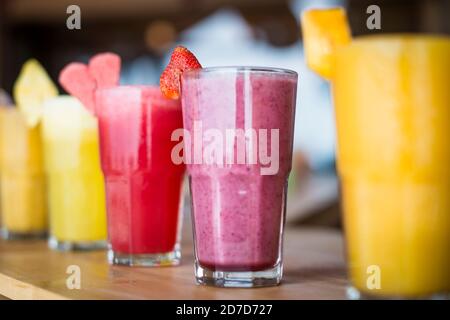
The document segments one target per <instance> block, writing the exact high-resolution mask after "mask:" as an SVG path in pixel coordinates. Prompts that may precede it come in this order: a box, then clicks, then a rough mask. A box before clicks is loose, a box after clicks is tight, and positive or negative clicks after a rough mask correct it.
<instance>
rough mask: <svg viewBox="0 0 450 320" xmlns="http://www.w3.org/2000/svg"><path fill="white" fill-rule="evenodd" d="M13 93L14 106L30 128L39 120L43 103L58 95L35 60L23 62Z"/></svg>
mask: <svg viewBox="0 0 450 320" xmlns="http://www.w3.org/2000/svg"><path fill="white" fill-rule="evenodd" d="M13 91H14V100H15V102H16V105H17V107H18V108H19V110H20V111H21V112H22V114H23V115H24V117H25V121H26V123H27V125H28V126H30V127H34V126H36V125H37V124H38V123H39V121H40V120H41V117H42V109H43V103H44V101H45V100H47V99H49V98H53V97H56V96H57V95H58V89H57V87H56V86H55V85H54V83H53V82H52V80H51V79H50V77H49V76H48V74H47V72H46V71H45V69H44V68H43V67H42V66H41V64H40V63H39V62H38V61H37V60H35V59H30V60H28V61H27V62H25V64H24V65H23V67H22V70H21V71H20V74H19V77H18V78H17V80H16V83H15V84H14V90H13Z"/></svg>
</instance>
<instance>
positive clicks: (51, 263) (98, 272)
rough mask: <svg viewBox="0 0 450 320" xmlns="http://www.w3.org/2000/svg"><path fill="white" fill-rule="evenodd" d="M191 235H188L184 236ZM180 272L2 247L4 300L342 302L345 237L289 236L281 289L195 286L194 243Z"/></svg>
mask: <svg viewBox="0 0 450 320" xmlns="http://www.w3.org/2000/svg"><path fill="white" fill-rule="evenodd" d="M185 234H187V232H185ZM182 249H183V260H182V264H181V266H178V267H165V268H134V267H133V268H130V267H124V266H110V265H108V263H107V261H106V252H105V251H96V252H69V253H61V252H54V251H51V250H49V249H48V248H47V244H46V242H45V241H34V242H19V241H4V240H1V241H0V296H1V295H3V296H5V297H7V298H10V299H344V298H345V286H346V283H347V280H346V276H345V263H344V258H343V243H342V236H341V234H340V233H339V232H338V231H335V230H329V229H291V230H287V232H286V238H285V251H284V254H285V256H284V261H285V269H284V278H283V282H282V284H281V285H280V286H277V287H269V288H258V289H230V288H213V287H205V286H197V285H195V282H194V268H193V257H192V241H190V238H189V237H188V236H185V237H184V240H183V245H182ZM69 265H78V266H79V267H80V268H81V289H79V290H77V289H73V290H69V289H68V288H67V286H66V279H67V277H68V276H69V275H68V274H66V268H67V267H68V266H69Z"/></svg>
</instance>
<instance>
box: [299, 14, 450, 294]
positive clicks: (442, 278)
mask: <svg viewBox="0 0 450 320" xmlns="http://www.w3.org/2000/svg"><path fill="white" fill-rule="evenodd" d="M336 10H338V9H336ZM330 12H331V11H329V12H328V14H330ZM316 13H317V14H318V15H321V14H322V13H321V12H319V11H317V12H316ZM308 14H309V16H306V19H305V16H304V18H303V20H304V21H303V23H309V22H312V23H313V24H314V19H315V18H316V17H314V16H313V15H314V14H315V13H314V12H313V13H312V15H311V13H307V15H308ZM332 14H334V15H335V16H336V17H337V16H338V15H342V12H339V11H335V12H334V13H332ZM322 17H323V15H322ZM308 18H311V19H312V20H309V21H308ZM339 19H341V20H342V16H341V17H340V18H336V19H335V21H337V20H339ZM319 20H320V19H317V20H315V21H319ZM332 20H333V17H331V18H330V16H328V17H327V23H330V21H332ZM319 24H320V22H319ZM307 27H308V26H307ZM339 29H341V31H342V32H344V33H346V32H347V31H345V30H346V29H347V26H345V25H344V24H341V23H340V22H339V23H338V24H337V25H335V26H334V27H333V28H330V29H322V30H321V32H324V35H323V37H324V38H328V39H339V37H337V36H336V35H335V36H333V37H329V35H327V34H326V33H329V32H331V33H333V32H339ZM316 30H317V29H316ZM330 30H331V31H330ZM317 34H318V33H317ZM304 35H305V44H308V41H310V40H311V38H309V37H308V36H309V35H308V34H304ZM319 38H320V35H319ZM338 42H340V43H338ZM323 43H324V44H327V43H328V44H330V43H332V41H328V42H327V41H325V42H323ZM309 44H311V43H309ZM334 44H335V45H334V46H332V48H331V49H332V50H327V52H328V54H329V56H328V58H327V61H328V62H329V65H328V66H327V65H324V64H322V66H323V67H324V68H323V69H322V70H319V71H323V73H322V75H324V76H326V77H328V78H329V80H330V82H331V85H332V93H333V99H334V106H335V115H336V129H337V166H338V172H339V176H340V179H341V187H342V207H343V220H344V227H345V234H346V243H347V257H348V268H349V277H350V283H351V288H350V289H349V291H348V293H349V297H350V298H441V297H443V298H447V297H449V293H450V90H449V83H450V38H449V37H445V36H432V35H428V36H427V35H417V34H416V35H404V34H393V35H374V36H364V37H356V38H354V39H353V40H351V41H350V38H349V39H348V41H347V40H345V41H337V42H335V43H334ZM310 49H311V47H310ZM313 49H314V48H313ZM328 49H330V48H328ZM314 51H315V52H316V53H317V55H316V56H315V62H318V64H321V57H320V53H319V52H318V51H317V50H312V51H310V52H309V54H312V53H313V52H314Z"/></svg>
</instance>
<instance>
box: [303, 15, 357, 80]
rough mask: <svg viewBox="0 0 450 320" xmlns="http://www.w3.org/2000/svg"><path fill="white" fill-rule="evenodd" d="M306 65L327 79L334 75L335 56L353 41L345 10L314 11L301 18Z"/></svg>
mask: <svg viewBox="0 0 450 320" xmlns="http://www.w3.org/2000/svg"><path fill="white" fill-rule="evenodd" d="M301 25H302V33H303V44H304V48H305V57H306V64H307V65H308V67H310V68H311V69H312V70H314V71H315V72H317V73H318V74H319V75H320V76H322V77H323V78H325V79H331V78H332V74H333V54H334V53H335V50H336V48H337V47H339V46H341V45H346V44H348V43H350V41H351V32H350V27H349V24H348V20H347V15H346V13H345V10H344V9H343V8H328V9H312V10H308V11H305V12H304V13H303V16H302V17H301Z"/></svg>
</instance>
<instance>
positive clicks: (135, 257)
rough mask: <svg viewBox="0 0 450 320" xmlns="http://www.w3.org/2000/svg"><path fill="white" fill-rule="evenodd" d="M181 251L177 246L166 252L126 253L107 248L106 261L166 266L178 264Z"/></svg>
mask: <svg viewBox="0 0 450 320" xmlns="http://www.w3.org/2000/svg"><path fill="white" fill-rule="evenodd" d="M180 260H181V251H180V249H179V248H176V249H175V250H173V251H171V252H167V253H152V254H128V253H119V252H114V251H113V250H111V249H109V250H108V261H109V263H110V264H116V265H124V266H131V267H166V266H177V265H179V264H180Z"/></svg>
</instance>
